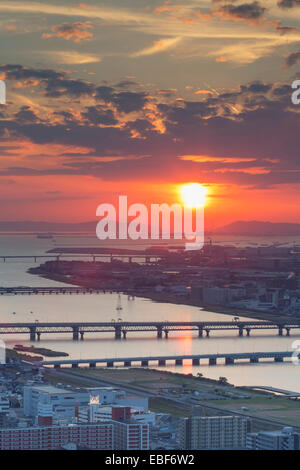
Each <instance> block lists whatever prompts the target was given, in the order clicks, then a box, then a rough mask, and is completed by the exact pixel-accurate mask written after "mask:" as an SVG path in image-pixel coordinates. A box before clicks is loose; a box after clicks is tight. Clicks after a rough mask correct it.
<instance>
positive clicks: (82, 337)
mask: <svg viewBox="0 0 300 470" xmlns="http://www.w3.org/2000/svg"><path fill="white" fill-rule="evenodd" d="M79 333H80V341H83V339H84V331H80V332H79Z"/></svg>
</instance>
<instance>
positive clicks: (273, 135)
mask: <svg viewBox="0 0 300 470" xmlns="http://www.w3.org/2000/svg"><path fill="white" fill-rule="evenodd" d="M18 73H20V69H18ZM43 80H44V78H43ZM64 80H68V79H66V77H64V76H63V77H62V78H61V79H60V80H58V81H59V82H62V83H64ZM50 83H51V84H53V80H52V79H51V80H50ZM80 83H82V84H83V86H85V85H86V86H87V88H86V90H88V91H87V92H88V93H89V96H90V98H91V99H94V100H95V104H94V105H89V106H86V107H84V106H83V104H81V106H80V111H79V112H76V109H75V110H74V109H73V107H72V103H73V100H72V99H71V98H69V104H70V106H69V108H70V109H68V108H66V109H57V107H56V102H54V104H53V106H52V113H53V114H51V108H50V107H49V113H47V115H46V116H43V119H38V118H37V117H36V113H35V111H34V110H33V109H31V108H29V107H28V106H23V107H21V108H20V109H19V111H18V112H17V113H14V114H12V115H11V116H9V117H8V118H6V119H1V120H0V135H3V136H4V139H7V136H8V135H9V136H10V138H11V140H12V141H13V142H18V141H22V140H24V139H25V140H30V141H31V142H32V143H35V144H45V152H44V154H45V155H44V156H42V155H41V156H40V158H41V159H42V158H49V157H47V144H55V145H63V146H66V147H68V152H67V151H66V152H65V153H60V154H59V155H58V156H57V158H55V159H53V167H51V165H47V167H46V168H43V169H42V168H40V169H37V168H32V167H31V160H29V161H28V166H27V165H26V158H24V159H23V160H22V165H20V166H17V165H15V166H11V167H7V168H4V169H3V170H2V172H1V173H0V174H1V175H25V176H26V175H32V176H39V175H46V174H50V175H55V174H57V175H93V176H96V177H100V178H102V179H106V180H122V179H124V180H136V179H137V178H142V179H143V180H144V179H149V180H151V179H152V180H156V181H157V180H160V179H161V180H162V181H166V180H172V179H174V180H176V181H178V180H180V179H182V181H184V180H185V181H186V180H187V179H190V176H191V174H192V175H193V177H195V179H199V180H201V181H202V182H205V183H207V184H209V183H212V184H213V183H217V182H219V183H236V184H243V185H244V184H247V185H249V186H253V187H257V185H258V186H259V187H263V186H264V187H269V186H270V185H272V184H280V183H287V182H300V172H299V171H298V170H299V157H298V154H299V151H298V147H299V146H298V140H299V138H298V135H299V125H300V115H299V114H298V113H297V112H296V111H297V110H296V109H293V107H292V106H291V89H290V85H289V84H284V83H275V84H272V83H264V82H260V81H254V82H251V83H248V84H243V85H241V86H240V87H239V88H237V89H236V91H231V92H230V93H222V94H220V95H213V96H212V95H209V96H207V97H205V98H203V97H201V101H192V100H183V99H181V100H178V99H177V98H176V97H174V98H172V97H171V96H169V97H168V100H167V101H166V99H165V97H164V96H163V95H161V94H160V93H159V92H158V93H157V94H155V92H154V91H153V92H152V95H153V96H154V97H155V99H153V100H152V101H151V107H149V108H147V107H146V104H147V102H148V101H149V102H150V100H151V99H152V98H151V97H150V96H149V95H147V94H146V93H140V92H135V91H131V92H128V91H120V90H119V89H117V88H116V87H114V86H105V85H103V86H100V87H96V86H94V85H90V84H89V83H86V82H80ZM68 84H69V81H68ZM47 86H48V82H47V84H44V87H45V88H47ZM83 90H84V88H83ZM90 90H92V91H90ZM66 96H67V98H68V96H71V95H68V94H67V95H66ZM66 102H68V101H66ZM149 109H150V110H151V113H149ZM121 111H122V112H123V113H125V114H128V113H129V112H132V111H135V113H136V114H132V117H131V119H128V117H127V116H126V118H125V119H124V115H120V112H121ZM54 118H55V119H54ZM60 118H61V119H60ZM156 120H158V121H159V123H160V124H161V126H159V125H158V124H157V122H156ZM4 146H5V147H7V154H9V152H10V150H11V149H10V147H9V146H7V144H6V142H4ZM70 147H71V148H72V147H73V148H74V151H73V152H72V153H70V151H69V150H70ZM81 148H83V149H84V152H82V151H80V149H81ZM76 149H79V150H78V151H76ZM15 152H16V154H17V152H18V150H15ZM182 156H190V157H188V158H187V159H184V158H180V157H182ZM193 156H194V157H193ZM201 156H202V157H203V156H204V157H205V158H203V159H202V160H201V158H200V159H199V158H198V157H201ZM103 157H109V158H103ZM115 157H117V158H115ZM50 161H51V160H49V162H50ZM295 170H297V171H295Z"/></svg>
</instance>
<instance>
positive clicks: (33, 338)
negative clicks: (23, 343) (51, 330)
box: [29, 326, 36, 341]
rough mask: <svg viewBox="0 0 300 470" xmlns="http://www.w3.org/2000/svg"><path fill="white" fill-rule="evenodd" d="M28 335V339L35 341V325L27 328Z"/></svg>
mask: <svg viewBox="0 0 300 470" xmlns="http://www.w3.org/2000/svg"><path fill="white" fill-rule="evenodd" d="M29 331H30V333H29V337H30V341H35V333H36V327H35V326H31V327H30V328H29Z"/></svg>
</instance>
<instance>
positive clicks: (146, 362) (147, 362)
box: [141, 361, 149, 367]
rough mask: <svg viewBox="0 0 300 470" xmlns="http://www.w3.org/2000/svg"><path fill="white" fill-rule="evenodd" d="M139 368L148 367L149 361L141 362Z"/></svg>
mask: <svg viewBox="0 0 300 470" xmlns="http://www.w3.org/2000/svg"><path fill="white" fill-rule="evenodd" d="M141 366H143V367H148V366H149V361H141Z"/></svg>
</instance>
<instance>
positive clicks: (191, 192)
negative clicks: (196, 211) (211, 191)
mask: <svg viewBox="0 0 300 470" xmlns="http://www.w3.org/2000/svg"><path fill="white" fill-rule="evenodd" d="M207 192H208V190H207V188H205V187H204V186H202V185H201V184H198V183H190V184H185V185H183V186H181V188H180V194H181V197H182V201H183V203H184V204H185V205H186V206H189V207H202V206H204V205H205V202H206V195H207Z"/></svg>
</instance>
